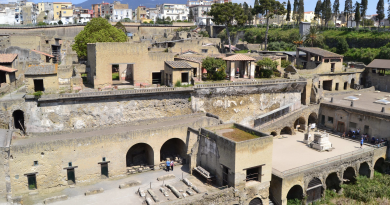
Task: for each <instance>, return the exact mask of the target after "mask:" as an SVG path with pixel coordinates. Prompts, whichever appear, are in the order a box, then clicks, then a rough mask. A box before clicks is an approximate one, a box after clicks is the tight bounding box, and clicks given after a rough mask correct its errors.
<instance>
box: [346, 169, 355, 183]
mask: <svg viewBox="0 0 390 205" xmlns="http://www.w3.org/2000/svg"><path fill="white" fill-rule="evenodd" d="M343 181H344V184H354V183H355V182H356V174H355V170H354V169H353V168H352V167H348V168H347V169H346V170H345V171H344V175H343Z"/></svg>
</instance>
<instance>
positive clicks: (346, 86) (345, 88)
mask: <svg viewBox="0 0 390 205" xmlns="http://www.w3.org/2000/svg"><path fill="white" fill-rule="evenodd" d="M347 88H348V82H344V90H347Z"/></svg>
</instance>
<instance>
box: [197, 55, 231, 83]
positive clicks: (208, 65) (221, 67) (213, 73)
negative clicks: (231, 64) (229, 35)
mask: <svg viewBox="0 0 390 205" xmlns="http://www.w3.org/2000/svg"><path fill="white" fill-rule="evenodd" d="M202 67H203V68H205V69H206V70H207V78H208V79H209V80H225V79H226V72H225V69H226V62H225V61H224V60H222V59H217V58H211V57H207V58H205V59H204V60H203V61H202Z"/></svg>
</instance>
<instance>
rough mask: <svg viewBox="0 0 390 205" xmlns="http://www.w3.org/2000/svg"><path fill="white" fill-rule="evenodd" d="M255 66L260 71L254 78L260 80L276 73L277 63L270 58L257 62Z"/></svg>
mask: <svg viewBox="0 0 390 205" xmlns="http://www.w3.org/2000/svg"><path fill="white" fill-rule="evenodd" d="M256 64H257V66H259V68H260V71H259V73H257V74H256V76H258V77H260V78H271V77H272V75H274V74H275V72H277V71H278V70H277V67H278V65H279V64H278V62H276V61H273V60H271V59H270V58H264V59H263V60H259V61H257V63H256Z"/></svg>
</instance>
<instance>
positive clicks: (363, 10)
mask: <svg viewBox="0 0 390 205" xmlns="http://www.w3.org/2000/svg"><path fill="white" fill-rule="evenodd" d="M367 6H368V0H362V3H361V5H360V7H361V11H360V15H361V16H362V17H363V27H364V23H365V21H364V20H365V19H366V18H364V17H365V16H366V12H367Z"/></svg>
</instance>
